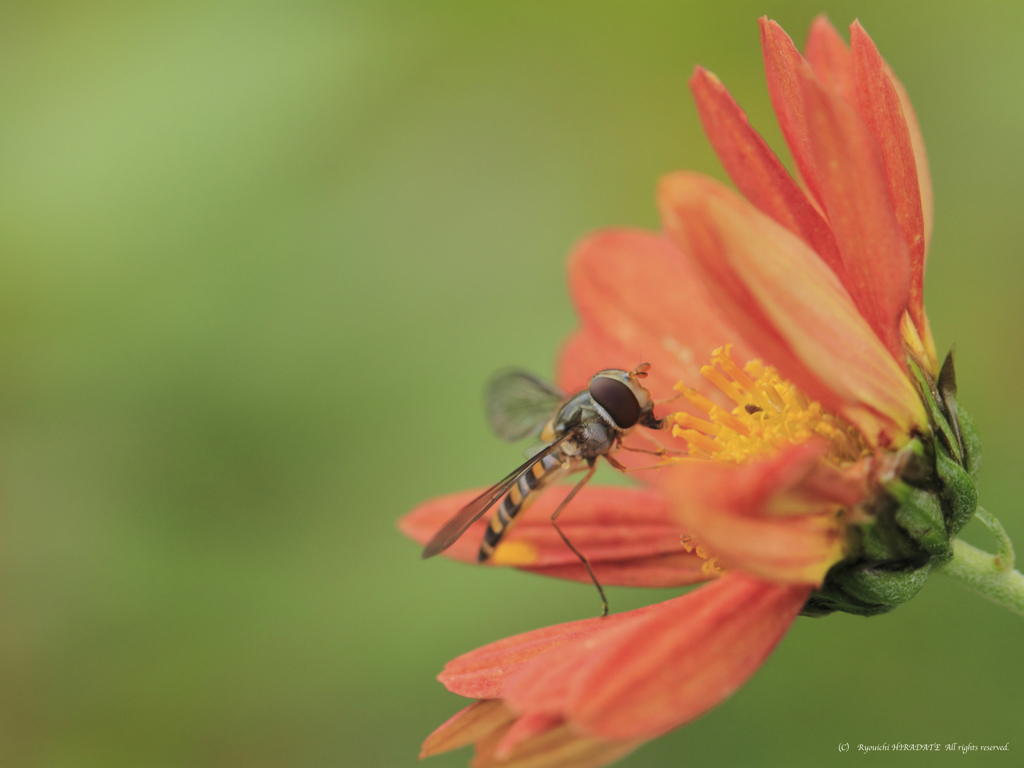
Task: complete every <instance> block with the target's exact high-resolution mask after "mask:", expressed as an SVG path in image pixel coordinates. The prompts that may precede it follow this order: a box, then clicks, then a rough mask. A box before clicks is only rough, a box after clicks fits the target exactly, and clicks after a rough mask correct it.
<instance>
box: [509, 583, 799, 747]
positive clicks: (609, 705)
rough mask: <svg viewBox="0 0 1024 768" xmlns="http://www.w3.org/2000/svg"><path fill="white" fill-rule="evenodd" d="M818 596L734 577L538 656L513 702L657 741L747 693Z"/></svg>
mask: <svg viewBox="0 0 1024 768" xmlns="http://www.w3.org/2000/svg"><path fill="white" fill-rule="evenodd" d="M809 592H810V590H809V589H808V588H805V587H787V586H782V585H778V584H769V583H765V582H761V581H756V580H754V579H751V578H750V577H748V576H745V575H743V574H741V573H730V574H727V575H726V576H724V577H723V578H722V579H720V580H719V581H718V582H715V583H713V584H710V585H708V586H706V587H703V588H701V589H698V590H695V591H694V592H691V593H689V594H687V595H684V596H683V597H679V598H676V599H674V600H669V601H667V602H665V603H662V604H660V605H657V606H654V610H652V611H649V612H647V613H646V614H644V615H639V616H636V615H634V616H633V617H631V620H629V621H624V622H622V623H621V624H620V625H619V626H617V627H614V628H610V629H609V630H607V631H606V632H604V633H602V634H601V635H599V636H595V637H592V638H588V640H587V641H586V642H584V641H577V642H575V643H573V644H572V645H566V646H563V647H561V648H559V649H558V650H556V651H553V652H551V653H549V654H547V655H545V656H543V657H540V658H537V659H536V660H534V661H533V662H532V663H530V664H529V665H528V666H527V667H526V668H524V669H523V670H522V671H521V672H519V673H518V674H517V675H516V676H515V677H514V678H513V679H512V680H511V681H510V683H509V685H508V691H507V693H506V697H507V699H508V701H509V703H510V704H511V705H512V706H513V707H514V708H517V709H518V710H520V711H523V712H527V711H529V712H534V711H538V712H543V711H550V710H551V708H552V705H557V706H558V707H561V708H564V710H563V713H564V715H565V716H566V719H567V720H568V721H569V722H571V723H573V724H576V725H577V726H579V727H580V728H581V729H582V730H583V731H584V732H586V733H588V734H590V735H593V736H597V737H603V738H606V739H610V740H627V739H648V738H653V737H654V736H658V735H660V734H662V733H665V732H666V731H669V730H671V729H672V728H675V727H677V726H679V725H682V724H683V723H685V722H687V721H689V720H692V719H693V718H695V717H697V716H699V715H701V714H702V713H704V712H706V711H707V710H709V709H710V708H712V707H714V706H715V705H717V704H719V703H720V702H722V701H723V700H725V699H726V698H728V697H729V696H730V695H731V694H732V693H733V692H734V691H735V690H736V689H737V688H739V686H740V685H742V684H743V683H744V682H745V681H746V680H747V678H749V677H750V676H751V675H752V674H753V673H754V672H755V671H756V670H757V668H758V667H759V666H760V665H761V664H762V663H763V662H764V660H765V659H766V658H767V656H768V654H769V653H770V652H771V651H772V649H773V648H774V647H775V645H776V643H778V641H779V640H780V639H781V638H782V636H783V635H784V634H785V633H786V630H787V629H788V628H789V625H790V624H791V623H792V621H793V619H794V618H795V617H796V615H797V613H798V612H799V611H800V609H801V607H802V606H803V604H804V602H805V601H806V599H807V595H808V594H809ZM553 670H557V671H553Z"/></svg>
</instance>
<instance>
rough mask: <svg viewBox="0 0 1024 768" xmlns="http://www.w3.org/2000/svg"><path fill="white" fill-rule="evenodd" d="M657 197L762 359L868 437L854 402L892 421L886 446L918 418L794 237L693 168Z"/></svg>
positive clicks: (892, 372)
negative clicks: (694, 171)
mask: <svg viewBox="0 0 1024 768" xmlns="http://www.w3.org/2000/svg"><path fill="white" fill-rule="evenodd" d="M658 200H659V203H660V208H661V212H662V220H663V221H664V223H665V229H666V231H667V232H668V233H669V234H670V235H671V236H672V237H673V239H675V240H676V242H678V243H679V244H680V247H681V248H682V249H683V250H684V251H685V252H687V253H689V254H691V255H692V256H693V257H694V258H695V260H696V261H697V262H699V264H700V266H701V268H702V270H703V272H704V274H705V276H706V280H707V282H708V285H709V287H711V289H712V290H713V291H714V293H715V295H716V296H717V297H718V298H719V306H721V307H722V309H723V312H724V313H725V314H726V315H727V316H728V317H729V319H730V320H732V321H733V323H734V324H735V325H736V327H738V328H740V329H741V332H742V334H743V338H745V339H746V340H747V341H748V342H749V343H750V344H751V346H753V347H754V348H755V349H756V350H757V351H758V352H759V353H760V356H761V358H762V359H763V360H764V361H765V362H766V363H769V364H771V365H774V366H775V367H776V368H777V369H778V370H779V372H780V373H781V374H782V375H783V376H784V377H785V378H787V379H789V380H790V381H792V382H793V383H795V384H796V385H797V386H798V387H799V388H800V389H801V390H802V391H803V392H804V393H805V394H807V395H808V396H809V397H811V398H812V399H814V400H818V401H820V402H821V403H822V404H823V405H825V406H826V407H828V408H830V409H834V410H838V411H839V412H841V413H843V414H844V415H845V416H846V417H847V418H848V419H850V420H851V421H853V422H854V423H855V424H857V425H858V426H859V427H862V429H863V431H864V432H865V436H866V437H867V438H868V439H869V440H872V441H874V440H876V439H878V437H879V436H878V435H877V434H875V433H872V432H870V431H868V430H867V429H866V428H865V427H866V425H867V426H872V425H871V422H870V420H869V419H867V418H866V417H863V414H861V413H859V412H858V409H857V405H858V404H862V405H865V406H868V407H870V408H871V409H873V410H874V411H876V412H877V413H879V414H882V415H883V416H885V417H886V418H888V419H889V420H890V421H891V422H892V423H893V424H894V425H896V430H895V431H894V432H892V433H891V434H889V435H888V437H889V439H892V440H894V441H895V442H899V441H901V440H903V439H905V436H906V435H907V434H909V432H910V430H911V429H912V428H913V427H914V426H916V425H920V424H925V416H924V413H923V411H922V407H921V403H920V400H919V399H918V397H917V393H916V392H915V390H914V388H913V387H912V386H911V384H910V381H909V380H908V379H907V377H906V375H905V374H904V372H903V370H902V369H901V368H900V366H899V365H898V364H897V363H896V361H895V360H894V359H893V357H892V356H891V355H890V354H889V353H888V352H887V351H886V350H885V348H884V347H883V346H882V344H881V342H880V341H879V339H878V337H877V336H876V335H875V333H874V332H873V331H872V329H871V328H870V327H869V326H868V324H867V322H866V321H865V319H864V318H863V317H862V316H861V314H860V313H859V312H858V310H857V308H856V307H855V306H854V304H853V302H852V301H851V299H850V296H849V294H848V293H847V292H846V290H845V289H844V288H843V286H842V285H841V284H840V283H839V280H838V278H837V277H836V276H835V274H834V273H833V272H832V271H831V270H830V269H828V267H826V266H825V264H824V263H823V262H822V261H821V260H820V259H819V258H818V257H817V255H816V254H815V253H814V252H813V251H811V250H810V249H809V248H808V247H807V245H806V244H805V243H804V242H803V241H802V240H800V239H799V238H797V237H795V236H794V235H793V234H791V233H790V232H789V231H787V230H785V229H783V228H782V227H780V226H779V225H778V224H776V223H775V222H774V221H773V220H771V219H769V218H768V217H767V216H764V215H763V214H762V213H760V212H759V211H757V210H755V209H754V208H753V207H752V206H750V205H749V204H747V203H746V202H745V201H744V200H742V199H741V198H740V197H738V196H737V195H736V194H735V193H734V192H732V191H731V190H729V189H727V188H726V187H724V186H723V185H721V184H719V183H718V182H716V181H714V180H712V179H709V178H706V177H703V176H700V175H697V174H691V173H676V174H673V175H671V176H668V177H666V178H664V179H662V182H661V186H660V189H659V193H658ZM900 245H901V246H902V242H900Z"/></svg>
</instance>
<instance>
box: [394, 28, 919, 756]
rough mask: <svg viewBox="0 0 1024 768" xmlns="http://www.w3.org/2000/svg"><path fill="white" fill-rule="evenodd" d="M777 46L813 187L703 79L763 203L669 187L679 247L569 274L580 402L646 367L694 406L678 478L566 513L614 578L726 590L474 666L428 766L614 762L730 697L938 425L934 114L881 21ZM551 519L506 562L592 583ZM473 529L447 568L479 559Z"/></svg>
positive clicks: (714, 186)
mask: <svg viewBox="0 0 1024 768" xmlns="http://www.w3.org/2000/svg"><path fill="white" fill-rule="evenodd" d="M761 40H762V48H763V53H764V61H765V69H766V74H767V79H768V89H769V93H770V94H771V98H772V103H773V105H774V107H775V112H776V115H777V116H778V119H779V122H780V124H781V126H782V130H783V134H784V136H785V138H786V141H787V144H788V145H789V148H790V151H791V152H792V154H793V157H794V159H795V161H796V165H797V168H798V169H799V171H800V175H801V177H802V180H803V186H801V185H800V184H799V183H797V182H796V181H794V180H793V179H792V178H791V177H790V175H789V174H788V173H787V172H786V170H785V168H784V167H783V166H782V164H781V163H780V162H779V160H778V159H777V158H776V156H775V155H774V154H773V153H772V151H771V150H770V149H769V148H768V146H767V144H766V143H765V142H764V140H763V139H761V137H760V136H759V135H758V134H757V133H756V132H755V131H754V130H753V128H751V126H750V125H749V123H748V122H747V119H746V116H745V114H744V113H743V112H742V110H740V108H739V107H738V106H737V105H736V103H735V102H734V101H733V99H732V97H731V96H730V95H729V93H728V92H727V91H726V90H725V88H724V86H723V85H722V84H721V83H720V82H719V81H718V80H717V78H715V76H714V75H712V74H711V73H709V72H707V71H706V70H704V69H702V68H699V67H698V68H697V70H696V72H695V74H694V76H693V78H692V79H691V81H690V85H691V88H692V89H693V92H694V95H695V98H696V102H697V107H698V110H699V112H700V116H701V120H702V122H703V124H704V127H705V130H706V132H707V134H708V137H709V139H710V140H711V142H712V144H713V145H714V147H715V150H716V151H717V153H718V155H719V157H720V158H721V160H722V163H723V165H724V166H725V168H726V171H727V172H728V173H729V175H730V177H731V178H732V180H733V181H734V183H735V184H736V186H737V187H738V188H739V190H740V191H741V192H742V193H743V195H744V196H745V197H746V199H744V198H743V197H741V196H740V195H738V194H736V193H735V192H733V191H732V190H730V189H728V188H727V187H725V186H723V185H721V184H719V183H717V182H715V181H713V180H711V179H709V178H706V177H703V176H699V175H696V174H692V173H676V174H672V175H670V176H668V177H666V178H665V179H663V180H662V182H661V185H660V187H659V191H658V202H659V206H660V210H661V215H662V221H663V225H664V234H654V233H647V232H641V231H623V230H616V231H608V232H603V233H599V234H597V235H594V236H592V237H591V238H589V239H587V240H586V241H584V242H583V243H582V244H580V245H579V246H578V247H577V249H576V251H575V252H574V254H573V256H572V257H571V259H570V265H569V281H570V286H571V289H572V293H573V298H574V301H575V303H576V305H577V308H578V310H579V313H580V316H581V320H582V324H581V329H580V330H579V331H578V332H577V333H576V334H575V335H574V336H573V337H572V338H570V340H569V341H568V343H567V345H566V347H565V349H564V350H563V354H562V357H561V362H560V371H559V383H560V384H561V385H562V386H563V387H564V388H565V389H566V390H568V391H578V390H581V389H583V388H584V387H585V386H586V382H587V381H588V380H589V378H590V376H591V375H592V374H593V373H594V372H595V371H597V370H600V369H604V368H608V367H611V366H620V367H622V368H625V369H629V368H631V367H632V366H633V365H635V363H636V361H637V360H638V359H640V358H641V357H642V358H643V359H644V360H648V361H650V362H651V364H652V367H651V369H650V376H649V378H648V379H647V386H648V387H649V389H651V391H653V392H655V393H656V394H657V395H659V396H662V394H661V393H667V392H668V391H669V390H671V389H673V388H675V389H676V390H678V391H679V392H680V394H681V395H682V399H681V402H682V403H683V405H682V407H681V408H680V410H679V411H678V412H677V413H675V414H673V415H672V417H671V421H672V424H673V428H672V437H671V438H669V437H667V436H665V440H664V441H663V442H666V443H672V444H673V447H674V448H675V449H677V450H678V451H679V452H680V453H681V454H682V455H680V456H679V457H678V458H675V459H673V466H671V467H669V468H665V469H661V470H660V471H657V472H648V473H644V479H645V480H646V481H648V482H649V484H650V487H649V488H648V489H645V490H627V489H596V488H591V489H585V490H584V492H583V493H581V494H580V495H579V497H577V499H576V501H575V502H574V503H573V506H572V507H571V508H570V510H569V511H568V512H567V514H566V515H565V517H563V518H562V519H563V520H565V521H566V526H567V527H568V526H569V525H571V524H572V523H573V521H574V523H575V525H576V526H577V528H576V529H573V530H572V533H571V536H572V538H573V540H574V541H575V542H576V544H577V545H578V546H579V548H580V549H581V550H582V551H584V552H586V553H587V554H588V555H589V556H590V557H591V559H592V561H593V563H594V569H595V572H596V573H597V575H598V577H599V578H601V579H603V580H606V581H607V582H608V583H613V584H614V583H618V584H638V585H670V584H685V583H692V582H695V581H699V580H702V579H705V578H708V577H713V576H716V575H718V574H719V573H720V572H721V570H723V569H724V571H725V575H724V576H722V577H721V578H720V579H718V580H717V581H716V582H715V583H713V584H710V585H707V586H705V587H702V588H701V589H699V590H696V591H693V592H691V593H689V594H687V595H685V596H683V597H679V598H676V599H674V600H669V601H667V602H665V603H662V604H660V605H655V606H650V607H647V608H643V609H640V610H638V611H631V612H629V613H625V614H620V615H616V616H611V617H608V618H606V619H591V620H587V621H581V622H572V623H569V624H564V625H560V626H557V627H550V628H547V629H542V630H537V631H535V632H529V633H526V634H524V635H520V636H518V637H514V638H510V639H507V640H502V641H499V642H497V643H493V644H491V645H489V646H486V647H484V648H481V649H478V650H476V651H473V652H471V653H469V654H466V655H465V656H462V657H460V658H458V659H456V660H454V661H452V662H451V663H449V664H448V666H447V667H446V668H445V671H444V672H443V673H442V674H441V676H440V678H439V679H440V680H441V682H442V683H444V684H445V685H446V686H447V687H448V688H449V690H452V691H453V692H455V693H459V694H461V695H464V696H470V697H474V698H478V699H480V701H479V702H478V703H477V704H474V705H471V706H470V707H468V708H466V709H465V710H463V711H462V712H460V713H459V714H457V715H456V716H455V717H453V718H452V719H451V720H450V721H448V722H447V723H445V724H444V725H443V726H441V728H439V729H438V730H437V731H436V732H435V733H434V734H433V735H431V736H430V737H429V738H428V739H427V741H426V742H425V744H424V747H423V755H424V756H425V755H430V754H435V753H437V752H441V751H445V750H448V749H453V748H455V747H458V746H462V745H464V744H469V743H475V744H476V746H477V758H476V761H475V762H474V765H475V766H491V765H502V766H526V765H529V766H538V767H539V766H575V767H577V768H584V767H585V766H597V765H602V764H604V763H607V762H609V761H611V760H614V759H616V758H617V757H619V756H621V755H623V754H625V753H627V752H629V751H630V750H632V749H633V748H635V747H636V746H637V745H638V744H640V743H642V742H643V741H645V740H647V739H651V738H653V737H655V736H657V735H660V734H662V733H664V732H666V731H668V730H670V729H672V728H674V727H676V726H678V725H680V724H682V723H684V722H686V721H688V720H690V719H692V718H694V717H696V716H698V715H700V714H701V713H702V712H705V711H706V710H707V709H709V708H710V707H712V706H714V705H716V704H717V703H718V702H720V701H722V700H723V699H724V698H726V697H727V696H729V695H730V694H731V693H732V692H733V691H734V690H735V689H736V688H737V687H738V686H739V685H741V684H742V683H743V681H744V680H746V678H747V677H749V676H750V675H751V674H752V673H753V672H754V671H755V670H756V669H757V667H758V666H759V665H760V664H761V663H762V662H763V661H764V659H765V658H766V657H767V655H768V653H770V652H771V650H772V648H773V647H774V645H775V643H776V642H778V640H779V639H781V637H782V635H783V634H785V632H786V630H787V628H788V627H789V625H790V623H791V622H792V621H793V619H794V618H795V617H796V615H797V614H798V613H799V612H800V611H801V609H802V608H803V607H804V606H805V603H806V602H807V600H808V597H809V596H810V595H811V593H812V590H814V589H816V588H819V587H821V586H822V584H823V582H824V581H825V578H826V574H827V573H829V571H830V569H831V568H832V567H833V566H834V565H836V564H837V563H839V562H840V561H842V560H843V559H844V557H847V556H849V555H850V554H851V552H850V543H849V542H850V537H849V535H848V534H849V532H850V530H851V528H852V527H853V526H857V525H860V524H862V523H865V522H866V521H871V520H873V519H874V517H873V516H874V515H875V514H876V512H875V509H874V508H873V506H872V502H873V501H874V500H876V498H877V497H878V496H879V490H878V489H879V488H880V487H881V485H882V484H883V483H885V482H888V480H889V479H891V478H892V477H893V476H896V475H898V471H899V470H898V466H902V464H901V463H900V462H902V461H904V460H905V458H906V457H905V455H901V454H900V453H899V452H900V450H901V449H903V448H904V447H906V446H908V444H910V443H911V442H912V440H914V439H915V437H917V436H919V435H924V434H928V433H929V429H930V428H929V419H928V415H927V412H926V410H925V406H924V405H923V404H922V401H921V396H920V395H919V393H918V390H917V389H916V387H915V384H914V380H913V374H912V371H911V369H910V368H909V366H908V361H907V360H908V354H909V355H910V356H911V357H912V358H913V360H914V361H915V363H916V364H917V365H919V366H920V367H921V368H922V370H924V371H925V373H926V374H927V375H931V376H934V375H936V374H937V373H938V363H937V357H936V354H935V347H934V343H933V341H932V336H931V331H930V329H929V326H928V320H927V317H926V315H925V313H924V305H923V296H922V285H923V275H924V264H925V255H926V252H927V245H928V240H929V238H930V233H931V224H932V210H931V199H932V198H931V186H930V177H929V174H928V167H927V161H926V159H925V155H924V147H923V143H922V141H921V137H920V131H919V129H918V125H917V120H916V118H915V116H914V113H913V110H912V109H911V107H910V103H909V101H908V100H907V97H906V94H905V92H904V90H903V87H902V85H901V84H900V83H899V81H898V80H896V78H895V76H894V75H893V74H892V72H891V71H890V70H889V69H888V67H887V65H886V64H885V62H884V61H883V60H882V58H881V56H880V55H879V53H878V51H877V49H876V48H875V46H874V43H873V42H872V41H871V39H870V38H869V37H868V35H867V33H866V32H864V30H863V28H862V27H861V26H860V25H859V23H856V22H855V23H854V24H853V25H852V27H851V46H850V47H849V48H848V47H847V46H846V44H845V43H844V42H843V41H842V40H841V38H840V37H839V35H838V34H837V33H836V31H835V30H834V29H833V28H832V27H831V25H830V24H829V23H828V21H826V20H825V19H824V18H819V19H818V20H817V21H815V23H814V24H813V26H812V28H811V33H810V36H809V39H808V43H807V48H806V51H807V53H806V56H807V58H806V59H805V58H804V57H802V56H801V55H800V54H799V52H798V51H797V50H796V48H795V47H794V46H793V43H792V41H791V40H790V39H789V37H788V36H787V35H786V34H785V32H784V31H783V30H782V29H781V28H780V27H779V26H778V25H777V24H776V23H775V22H772V21H768V20H767V19H762V20H761ZM631 439H633V440H637V441H641V440H642V439H643V438H642V436H639V435H637V436H635V437H634V438H631ZM660 439H661V436H659V440H660ZM905 453H906V452H904V454H905ZM900 456H902V458H899V457H900ZM472 495H473V494H471V493H467V494H461V495H456V496H449V497H445V498H443V499H439V500H435V501H433V502H429V503H428V504H426V505H424V506H423V507H421V508H419V509H417V510H416V511H414V512H412V513H411V514H410V515H409V516H407V517H406V518H405V520H404V521H403V523H402V530H403V531H404V532H406V533H407V534H408V535H410V536H411V537H412V538H414V539H416V540H418V541H421V542H424V541H426V540H427V539H429V538H430V536H431V535H432V534H433V533H434V531H436V530H437V528H438V527H439V526H440V525H441V524H442V523H443V522H444V520H445V519H447V518H448V517H450V516H451V515H452V514H454V512H456V511H457V510H458V509H459V508H460V507H461V506H462V505H463V504H465V503H466V501H468V500H469V499H470V498H472ZM548 495H549V496H552V495H554V494H548ZM557 501H558V499H555V498H552V499H550V500H544V502H543V504H545V505H550V508H553V507H554V505H555V503H556V502H557ZM539 504H540V503H539ZM533 520H534V521H537V522H534V523H530V522H529V520H527V521H524V522H523V523H522V524H521V525H520V526H519V527H518V528H517V529H516V530H515V531H514V532H513V533H512V534H510V535H509V536H508V537H506V540H505V541H504V542H503V544H502V545H501V546H499V547H498V550H497V552H496V553H495V559H496V560H497V561H498V562H499V563H502V564H512V565H517V566H519V567H523V568H525V569H527V570H532V571H536V572H541V573H548V574H550V575H559V576H563V577H568V578H576V579H580V580H583V579H585V578H586V576H585V574H584V572H583V569H582V568H581V567H580V566H579V564H578V563H576V562H575V559H574V557H573V556H572V554H571V553H570V552H568V550H567V549H565V548H564V547H562V546H560V545H559V543H560V542H559V540H558V539H557V536H555V535H553V534H552V533H549V532H548V531H546V530H545V529H546V528H547V527H548V523H547V520H546V516H545V515H543V513H542V512H541V513H539V514H536V515H535V516H533ZM478 525H479V526H480V527H481V530H482V526H484V525H486V522H485V521H481V522H480V523H478ZM470 535H472V534H470ZM689 537H693V540H695V541H696V542H699V546H698V547H696V548H694V547H693V545H692V544H690V538H689ZM467 538H468V537H467ZM474 538H475V540H474V541H472V542H468V543H467V544H466V545H465V547H460V546H456V547H453V548H452V550H451V551H450V555H451V556H453V557H455V558H456V559H463V560H471V559H472V557H473V553H474V551H475V546H476V541H478V540H479V539H478V538H477V537H474ZM883 609H884V608H883Z"/></svg>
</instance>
